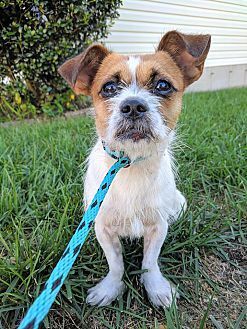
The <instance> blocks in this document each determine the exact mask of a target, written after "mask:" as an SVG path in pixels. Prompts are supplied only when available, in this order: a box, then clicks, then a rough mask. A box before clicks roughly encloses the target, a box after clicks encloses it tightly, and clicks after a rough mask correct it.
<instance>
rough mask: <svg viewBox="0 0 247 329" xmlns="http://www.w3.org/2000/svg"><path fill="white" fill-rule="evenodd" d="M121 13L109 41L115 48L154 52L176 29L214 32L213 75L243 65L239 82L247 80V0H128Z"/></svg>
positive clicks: (209, 65) (127, 51)
mask: <svg viewBox="0 0 247 329" xmlns="http://www.w3.org/2000/svg"><path fill="white" fill-rule="evenodd" d="M119 13H120V18H119V19H118V20H117V21H116V22H115V24H114V26H113V27H112V28H111V34H110V36H109V37H108V39H107V40H106V45H107V46H108V47H109V48H110V49H111V50H114V51H118V52H120V53H123V54H131V53H137V54H138V53H151V52H153V51H154V49H155V48H156V46H157V43H158V41H159V40H160V38H161V36H162V35H163V34H164V33H165V32H167V31H169V30H172V29H177V30H179V31H181V32H185V33H210V34H211V35H212V46H211V50H210V53H209V56H208V59H207V61H206V67H207V68H210V71H209V69H207V72H209V75H211V73H212V70H213V68H214V67H219V66H228V65H233V66H234V65H236V66H238V65H240V64H242V65H241V70H242V69H243V70H244V72H242V77H241V79H242V80H243V81H241V83H240V81H238V85H239V83H240V85H244V84H246V83H247V81H246V79H247V0H189V1H188V0H152V1H148V0H124V1H123V6H122V7H121V9H120V10H119ZM243 64H246V65H243ZM234 67H235V66H234ZM234 67H233V68H232V67H231V72H232V70H234ZM216 71H217V69H216ZM220 71H222V70H220ZM213 74H215V72H213ZM214 78H215V76H214ZM216 78H217V74H216ZM223 79H224V78H223ZM206 83H207V81H206ZM219 87H220V85H219ZM222 87H227V86H224V85H223V86H222ZM199 89H200V88H199ZM201 89H203V88H201ZM211 89H214V87H213V86H212V87H211Z"/></svg>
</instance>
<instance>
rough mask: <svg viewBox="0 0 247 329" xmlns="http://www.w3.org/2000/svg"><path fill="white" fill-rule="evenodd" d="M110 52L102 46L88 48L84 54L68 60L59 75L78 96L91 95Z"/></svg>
mask: <svg viewBox="0 0 247 329" xmlns="http://www.w3.org/2000/svg"><path fill="white" fill-rule="evenodd" d="M108 54H109V51H108V50H107V49H106V48H105V47H104V46H102V45H100V44H94V45H92V46H90V47H88V48H87V49H86V50H85V51H84V52H83V53H81V54H80V55H78V56H75V57H73V58H71V59H69V60H67V61H66V62H65V63H64V64H63V65H61V66H60V67H59V69H58V73H59V74H60V75H61V76H62V77H63V78H64V79H65V80H66V81H67V82H68V84H69V85H70V87H71V88H72V89H73V90H74V91H75V93H76V94H84V95H90V92H91V85H92V82H93V80H94V77H95V75H96V73H97V71H98V69H99V66H100V64H101V63H102V61H103V60H104V58H105V57H106V56H107V55H108Z"/></svg>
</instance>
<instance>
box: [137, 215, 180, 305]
mask: <svg viewBox="0 0 247 329" xmlns="http://www.w3.org/2000/svg"><path fill="white" fill-rule="evenodd" d="M167 229H168V223H167V221H160V222H158V223H155V224H154V225H151V226H148V227H146V229H145V233H144V253H143V261H142V269H143V270H147V272H145V273H143V274H142V276H141V281H142V282H143V284H144V286H145V289H146V291H147V293H148V297H149V299H150V300H151V302H152V303H153V304H154V305H156V306H170V305H171V303H172V298H173V295H175V291H174V289H173V288H172V287H171V285H170V283H169V282H168V281H167V280H166V279H165V278H164V277H163V275H162V273H161V272H160V269H159V265H158V257H159V254H160V249H161V247H162V245H163V242H164V240H165V238H166V235H167Z"/></svg>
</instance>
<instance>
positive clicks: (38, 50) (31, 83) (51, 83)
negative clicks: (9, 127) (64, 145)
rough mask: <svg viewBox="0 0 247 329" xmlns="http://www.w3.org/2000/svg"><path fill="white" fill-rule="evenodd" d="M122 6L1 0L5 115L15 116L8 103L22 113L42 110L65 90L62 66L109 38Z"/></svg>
mask: <svg viewBox="0 0 247 329" xmlns="http://www.w3.org/2000/svg"><path fill="white" fill-rule="evenodd" d="M120 4H121V0H105V1H103V0H91V1H90V0H58V1H57V0H54V1H50V0H46V1H45V0H32V1H30V0H4V1H1V0H0V12H1V15H0V25H1V31H0V76H1V79H0V88H1V90H0V92H1V99H0V109H1V115H2V116H3V115H5V113H6V112H8V114H9V115H10V116H12V115H13V116H15V115H14V114H13V113H12V112H11V111H10V110H9V107H8V106H7V105H6V104H7V103H8V104H9V105H10V106H12V107H13V108H15V106H16V105H18V106H19V110H21V109H20V106H21V105H22V107H25V106H24V105H23V104H26V107H28V106H31V107H32V106H34V107H35V109H36V112H37V111H42V104H43V103H44V102H47V100H48V99H49V97H50V95H54V94H59V93H63V92H66V91H67V90H68V87H67V86H66V85H65V83H64V82H63V81H62V79H61V78H60V77H59V75H58V74H57V68H58V66H59V65H60V64H61V63H62V62H63V61H64V60H65V59H67V58H69V57H71V56H74V55H76V54H77V53H79V52H81V51H82V50H83V49H84V48H85V47H86V46H87V45H88V44H90V43H91V42H93V41H96V40H100V39H102V38H105V37H106V36H107V28H108V27H109V25H111V24H112V22H113V20H114V19H116V18H117V17H118V13H117V8H118V7H119V5H120ZM6 77H7V79H6ZM6 81H8V83H7V84H6ZM57 97H58V96H57ZM53 98H56V97H53ZM16 100H17V104H16ZM18 100H19V104H18ZM20 102H21V103H20ZM30 104H31V105H30ZM19 110H18V111H19ZM33 111H34V109H33V108H32V111H30V113H33ZM20 112H22V110H21V111H20ZM23 112H25V111H24V110H23ZM28 112H29V111H28ZM22 114H23V113H22Z"/></svg>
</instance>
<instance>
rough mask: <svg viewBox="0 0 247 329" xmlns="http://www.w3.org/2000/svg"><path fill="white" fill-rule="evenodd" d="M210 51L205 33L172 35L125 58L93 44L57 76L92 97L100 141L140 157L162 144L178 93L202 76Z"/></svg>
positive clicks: (174, 119) (179, 100) (172, 124)
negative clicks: (147, 52)
mask: <svg viewBox="0 0 247 329" xmlns="http://www.w3.org/2000/svg"><path fill="white" fill-rule="evenodd" d="M209 47H210V36H209V35H186V34H182V33H179V32H177V31H171V32H168V33H166V34H165V35H164V36H163V38H162V39H161V41H160V43H159V45H158V48H157V51H156V52H155V53H154V54H150V55H141V56H124V55H120V54H117V53H114V52H109V51H108V50H107V49H106V48H105V47H103V46H102V45H99V44H96V45H92V46H90V47H89V48H88V49H86V50H85V51H84V52H83V53H82V54H80V55H78V56H76V57H74V58H72V59H70V60H68V61H67V62H65V63H64V64H63V65H62V66H61V67H60V68H59V73H60V74H61V75H62V76H63V77H64V78H65V80H66V81H67V82H68V83H69V85H70V86H71V87H72V89H73V90H74V91H75V93H77V94H85V95H91V96H92V98H93V102H94V107H95V111H96V127H97V131H98V134H99V136H100V138H101V139H102V140H104V141H105V142H106V143H107V144H108V145H109V146H110V147H112V148H114V149H121V150H124V151H127V152H128V154H129V153H130V152H131V150H134V149H135V150H136V151H137V150H139V152H138V151H137V153H143V152H145V151H143V150H144V149H145V148H146V149H148V148H150V147H152V146H153V145H154V144H156V145H158V144H165V143H166V142H167V140H168V136H169V133H170V131H172V130H173V129H174V127H175V125H176V122H177V119H178V116H179V114H180V112H181V107H182V95H183V92H184V90H185V88H186V87H187V86H188V85H190V84H191V83H192V82H194V81H196V80H197V79H199V77H200V76H201V74H202V71H203V67H204V62H205V59H206V57H207V54H208V51H209ZM141 150H142V151H141ZM142 155H143V154H142Z"/></svg>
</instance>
